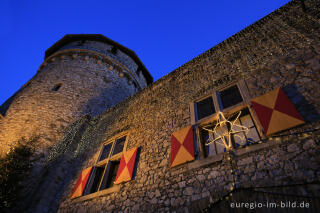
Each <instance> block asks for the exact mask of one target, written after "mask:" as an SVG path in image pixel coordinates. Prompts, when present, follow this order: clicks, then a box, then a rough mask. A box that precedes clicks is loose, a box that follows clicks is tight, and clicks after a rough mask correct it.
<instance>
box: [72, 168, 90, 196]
mask: <svg viewBox="0 0 320 213" xmlns="http://www.w3.org/2000/svg"><path fill="white" fill-rule="evenodd" d="M91 170H92V167H89V168H86V169H84V170H82V172H81V174H80V176H79V179H78V181H77V183H76V185H75V187H74V189H73V192H72V195H71V199H73V198H76V197H80V196H81V195H82V193H83V190H84V187H85V186H86V184H87V182H88V179H89V177H90V173H91Z"/></svg>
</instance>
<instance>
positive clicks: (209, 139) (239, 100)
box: [192, 81, 261, 157]
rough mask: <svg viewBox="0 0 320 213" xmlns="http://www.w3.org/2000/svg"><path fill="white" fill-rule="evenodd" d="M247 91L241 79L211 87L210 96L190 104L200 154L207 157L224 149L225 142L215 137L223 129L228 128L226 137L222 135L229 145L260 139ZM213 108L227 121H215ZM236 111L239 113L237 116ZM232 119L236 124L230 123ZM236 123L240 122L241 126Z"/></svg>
mask: <svg viewBox="0 0 320 213" xmlns="http://www.w3.org/2000/svg"><path fill="white" fill-rule="evenodd" d="M247 94H248V92H247V88H246V86H245V84H244V81H240V82H239V83H237V84H233V85H230V86H228V87H225V88H223V89H221V90H218V91H215V92H214V93H213V94H212V95H211V96H209V97H207V98H205V99H201V100H199V101H196V102H195V103H194V104H192V107H193V108H194V109H193V110H192V111H193V112H194V116H193V121H192V122H193V124H195V125H196V126H197V138H198V142H199V143H198V145H199V147H200V150H201V151H202V156H204V157H209V156H213V155H217V154H219V153H222V152H225V151H226V148H225V145H224V143H223V141H222V139H221V138H220V139H219V137H220V136H221V135H223V134H225V133H229V132H230V137H225V139H226V140H225V141H226V143H227V145H229V143H231V144H230V146H231V147H232V148H234V149H235V148H239V147H244V146H248V145H251V144H254V143H257V142H259V141H260V140H261V139H260V136H259V131H258V129H257V127H256V125H255V121H254V118H253V116H252V114H251V112H250V108H249V100H248V99H249V98H247V97H248V95H247ZM217 112H222V113H223V115H224V116H225V118H226V119H227V120H228V121H230V122H231V123H229V122H227V123H226V124H225V125H217V124H218V123H217V122H218V117H217V116H220V115H218V113H217ZM239 113H240V115H239ZM238 115H239V117H237V116H238ZM232 123H234V124H236V125H233V126H232V127H231V125H232ZM240 126H244V128H241V127H240ZM231 129H232V130H233V131H231ZM243 129H247V131H246V133H244V132H243V131H241V132H237V131H240V130H243ZM234 132H236V133H234ZM229 140H230V141H229Z"/></svg>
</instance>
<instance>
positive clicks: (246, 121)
mask: <svg viewBox="0 0 320 213" xmlns="http://www.w3.org/2000/svg"><path fill="white" fill-rule="evenodd" d="M240 120H241V123H242V125H243V126H246V127H248V128H250V127H252V126H254V124H253V122H252V119H251V116H250V115H245V116H243V117H240Z"/></svg>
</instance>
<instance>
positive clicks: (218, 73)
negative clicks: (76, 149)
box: [39, 1, 320, 212]
mask: <svg viewBox="0 0 320 213" xmlns="http://www.w3.org/2000/svg"><path fill="white" fill-rule="evenodd" d="M298 3H299V2H298V1H294V2H293V3H290V4H289V5H287V6H285V7H284V8H282V9H279V10H278V11H276V12H274V13H273V14H271V15H269V16H268V17H266V18H264V19H262V20H260V21H259V22H258V23H255V24H254V25H252V26H250V27H248V28H246V29H245V30H243V31H241V32H240V33H238V34H236V35H234V36H233V37H231V38H229V39H227V40H226V41H224V42H223V43H221V44H219V45H217V46H216V47H214V48H212V49H210V50H209V51H207V52H205V53H203V54H202V55H200V56H198V57H196V58H195V59H193V60H191V61H190V62H188V63H187V64H185V65H183V66H182V67H180V68H178V69H177V70H175V71H173V72H172V73H170V74H169V75H167V76H165V77H163V78H162V79H160V80H159V81H157V82H155V83H154V84H153V85H151V86H150V87H148V88H147V89H145V90H143V91H141V92H139V93H138V94H136V95H134V96H133V97H131V98H129V99H128V100H126V101H125V102H122V103H120V104H119V105H117V106H116V107H114V108H112V109H110V110H107V111H106V112H104V113H103V114H102V115H101V116H100V117H97V118H95V119H93V120H91V125H90V126H89V127H88V128H87V129H86V130H85V131H84V132H83V136H82V137H83V138H85V140H84V141H87V143H88V144H89V145H90V147H91V149H90V150H87V151H86V153H83V158H81V160H77V159H75V160H74V162H77V163H78V164H77V163H74V164H72V165H78V166H77V168H74V167H73V168H74V169H73V170H72V171H73V172H74V175H73V177H72V178H71V181H70V184H69V180H67V179H66V180H65V181H66V185H68V187H67V188H66V191H65V192H64V194H63V196H62V200H61V203H60V207H59V211H58V212H101V211H107V212H124V211H129V212H168V211H176V212H185V211H186V212H188V211H189V212H198V211H199V210H200V209H203V208H205V207H206V206H208V205H209V204H210V202H215V201H217V200H218V199H220V198H222V197H223V196H224V195H225V194H227V193H228V192H230V191H232V187H234V188H248V187H266V186H288V185H290V184H306V183H313V182H316V181H319V179H320V172H319V165H320V164H319V162H320V158H319V156H318V154H317V153H319V149H320V147H319V131H315V130H316V129H319V128H320V123H319V114H320V106H319V103H320V96H319V94H318V90H319V89H320V87H319V83H320V81H319V79H320V76H319V73H320V65H319V61H320V45H319V44H320V43H319V41H320V40H319V35H320V31H319V29H320V20H319V16H318V15H317V14H319V13H316V12H319V8H320V7H319V3H316V2H315V1H306V6H307V8H309V10H308V11H307V12H303V10H302V9H301V6H300V4H298ZM226 75H229V76H235V79H234V80H235V81H238V80H241V79H243V80H244V81H245V83H246V85H247V87H248V91H249V96H250V98H254V97H257V96H259V95H262V94H264V93H266V92H268V91H271V90H273V89H275V88H278V87H283V88H284V89H285V90H286V93H287V94H288V96H289V98H290V99H291V101H292V102H293V103H294V105H295V106H296V107H297V109H298V111H299V112H300V113H301V115H302V116H303V117H304V119H305V120H306V124H304V125H302V126H300V127H297V128H293V129H290V130H287V131H284V132H282V133H281V135H282V136H279V137H266V138H265V142H264V143H261V144H255V145H252V146H250V147H249V148H245V149H237V151H236V152H235V157H234V163H235V165H236V167H237V171H236V173H234V171H231V170H232V168H231V165H230V161H229V160H228V155H227V154H226V153H224V154H220V155H217V156H215V157H214V158H211V159H207V158H206V159H198V160H195V161H193V162H190V163H186V164H183V165H181V166H177V167H174V168H170V148H171V134H172V133H173V132H175V131H177V130H179V129H181V128H182V127H185V126H188V125H191V120H192V112H191V111H190V103H193V102H194V101H195V100H197V99H199V98H201V97H206V96H207V95H209V94H211V93H213V92H214V91H216V89H217V88H220V87H223V86H225V85H228V84H229V82H222V83H221V84H219V85H216V83H215V82H216V81H217V80H219V79H223V78H224V77H225V76H226ZM298 94H299V95H298ZM128 130H129V131H130V135H129V138H128V145H127V150H128V149H130V148H133V147H136V146H140V147H141V153H140V159H139V163H138V168H137V173H136V177H135V179H134V180H132V181H129V182H126V183H122V184H120V186H119V189H118V191H116V192H113V193H109V194H104V195H103V196H96V197H94V196H93V197H91V198H90V199H87V200H86V199H82V198H81V197H80V198H76V199H74V200H71V199H70V196H71V193H72V190H73V188H74V186H75V184H76V181H77V178H78V176H79V174H80V171H81V170H82V169H84V168H87V167H89V166H93V165H95V163H96V161H97V158H98V155H99V153H100V151H101V148H102V144H103V143H104V142H105V141H106V140H108V139H110V138H111V137H113V136H115V135H117V134H118V133H121V132H123V131H128ZM307 130H312V131H310V132H307V133H304V134H293V133H299V132H305V131H307ZM84 143H85V142H84ZM68 155H72V152H69V153H68ZM82 159H86V160H82ZM70 165H71V164H70ZM65 167H66V168H68V165H65ZM61 177H63V174H61ZM51 178H52V179H50V178H49V177H48V179H47V181H50V182H53V180H54V178H57V177H51ZM234 183H235V185H233V184H234ZM303 190H305V193H306V194H307V195H310V196H315V193H314V191H315V189H314V188H311V189H309V190H308V189H306V188H304V189H303ZM55 203H59V200H58V199H56V200H55ZM311 205H312V204H311ZM45 207H47V206H46V204H45V202H43V203H41V205H40V207H39V209H41V208H45ZM186 209H189V210H188V211H187V210H186Z"/></svg>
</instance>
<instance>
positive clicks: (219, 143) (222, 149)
mask: <svg viewBox="0 0 320 213" xmlns="http://www.w3.org/2000/svg"><path fill="white" fill-rule="evenodd" d="M216 146H217V154H219V153H222V152H225V151H226V148H225V146H224V144H223V142H222V140H221V139H219V140H216Z"/></svg>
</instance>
